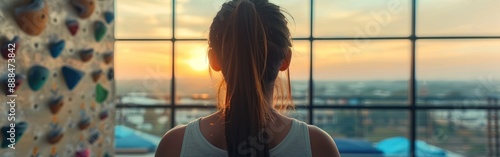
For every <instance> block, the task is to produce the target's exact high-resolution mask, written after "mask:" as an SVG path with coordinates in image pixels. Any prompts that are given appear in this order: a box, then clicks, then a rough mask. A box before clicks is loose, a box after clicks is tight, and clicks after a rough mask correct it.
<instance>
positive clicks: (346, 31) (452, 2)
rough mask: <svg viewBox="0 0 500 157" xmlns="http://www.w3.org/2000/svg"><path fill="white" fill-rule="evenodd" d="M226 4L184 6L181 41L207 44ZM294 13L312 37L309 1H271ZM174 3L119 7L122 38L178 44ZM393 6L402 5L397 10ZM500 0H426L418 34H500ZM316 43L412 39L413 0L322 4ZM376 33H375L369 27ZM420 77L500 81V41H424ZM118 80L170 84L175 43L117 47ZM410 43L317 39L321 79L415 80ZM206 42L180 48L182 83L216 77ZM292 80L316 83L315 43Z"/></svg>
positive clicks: (293, 24)
mask: <svg viewBox="0 0 500 157" xmlns="http://www.w3.org/2000/svg"><path fill="white" fill-rule="evenodd" d="M223 2H224V0H177V1H176V5H177V6H176V32H175V34H176V38H178V39H179V38H195V39H204V38H207V36H208V27H209V25H210V23H211V21H212V18H213V17H214V16H215V14H216V12H217V11H218V10H219V8H220V5H221V4H222V3H223ZM271 2H274V3H276V4H278V5H281V6H283V7H284V9H285V10H286V11H287V12H289V13H290V14H291V16H292V17H293V20H292V18H290V17H289V21H290V26H289V28H290V29H291V31H292V34H293V36H294V37H308V36H309V29H310V28H309V16H310V15H309V1H308V0H271ZM171 5H172V3H171V1H169V0H147V1H143V0H141V1H137V0H118V1H116V15H117V16H116V18H117V21H116V32H115V37H116V38H117V39H130V38H131V39H140V38H162V39H168V38H172V10H171V9H172V6H171ZM391 5H396V6H398V7H396V9H394V8H395V7H391ZM498 6H500V1H498V0H480V1H470V0H439V1H435V0H419V1H418V6H417V35H418V36H463V35H465V36H482V35H487V36H500V12H499V11H498ZM314 8H315V10H314V28H313V30H314V32H313V35H314V37H363V36H370V37H380V36H396V37H406V36H409V35H410V31H411V29H410V28H411V17H410V16H411V13H410V11H411V8H410V1H409V0H400V1H398V0H396V1H395V0H370V1H366V0H315V5H314ZM367 27H368V28H369V29H368V30H367V29H366V28H367ZM416 46H417V79H420V80H472V79H477V78H478V77H481V76H488V75H493V76H494V77H496V78H500V72H499V71H500V69H499V67H500V61H499V60H500V40H419V41H417V43H416ZM115 48H116V54H117V56H116V63H115V66H116V67H117V68H116V77H117V79H118V80H120V79H121V80H124V79H144V78H146V77H152V78H162V79H170V76H171V73H172V71H171V64H172V62H171V60H172V51H171V49H172V43H171V42H169V41H155V42H150V41H147V42H145V41H137V42H135V41H118V42H116V47H115ZM410 48H411V42H410V41H409V40H371V41H364V40H363V41H358V42H356V41H351V40H349V41H342V40H340V41H338V40H337V41H314V42H313V56H314V58H313V77H314V78H315V79H317V80H408V79H409V77H410V75H409V74H410V71H409V70H410V52H411V51H410ZM206 49H207V43H206V42H205V41H196V42H176V50H175V51H176V52H175V57H176V58H175V59H176V77H177V78H181V79H182V78H209V75H208V69H207V67H208V65H207V63H208V62H207V59H206V57H207V56H206ZM293 49H294V53H293V61H292V66H291V74H292V79H294V80H307V79H308V78H309V67H308V65H309V54H310V52H309V42H308V41H294V48H293Z"/></svg>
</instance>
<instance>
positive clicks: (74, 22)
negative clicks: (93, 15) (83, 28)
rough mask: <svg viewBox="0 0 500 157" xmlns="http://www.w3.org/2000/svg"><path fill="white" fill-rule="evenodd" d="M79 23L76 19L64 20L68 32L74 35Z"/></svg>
mask: <svg viewBox="0 0 500 157" xmlns="http://www.w3.org/2000/svg"><path fill="white" fill-rule="evenodd" d="M79 25H80V24H78V21H77V20H71V19H70V20H67V21H66V27H68V30H69V33H71V35H72V36H75V34H76V33H77V32H78V27H79Z"/></svg>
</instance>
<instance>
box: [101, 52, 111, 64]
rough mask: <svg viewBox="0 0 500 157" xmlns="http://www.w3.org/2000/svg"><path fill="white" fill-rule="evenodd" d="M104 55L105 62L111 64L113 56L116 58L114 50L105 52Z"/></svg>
mask: <svg viewBox="0 0 500 157" xmlns="http://www.w3.org/2000/svg"><path fill="white" fill-rule="evenodd" d="M102 57H103V58H104V63H106V64H109V63H111V62H112V61H113V58H114V56H113V52H108V53H105V54H103V56H102Z"/></svg>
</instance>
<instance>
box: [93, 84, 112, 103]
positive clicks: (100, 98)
mask: <svg viewBox="0 0 500 157" xmlns="http://www.w3.org/2000/svg"><path fill="white" fill-rule="evenodd" d="M95 93H96V96H95V101H96V102H98V103H102V102H104V101H105V100H106V98H108V93H109V92H108V90H107V89H106V88H104V87H103V86H102V85H101V84H97V85H96V87H95Z"/></svg>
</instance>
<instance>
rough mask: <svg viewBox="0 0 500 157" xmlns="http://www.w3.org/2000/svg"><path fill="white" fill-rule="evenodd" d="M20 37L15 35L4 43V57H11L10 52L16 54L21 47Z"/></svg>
mask: <svg viewBox="0 0 500 157" xmlns="http://www.w3.org/2000/svg"><path fill="white" fill-rule="evenodd" d="M19 46H20V45H19V37H18V36H15V37H14V38H13V39H12V40H11V41H7V42H5V43H4V44H3V45H2V50H1V51H2V57H3V58H4V59H9V58H12V57H9V54H11V53H13V54H14V55H15V54H16V52H17V50H18V49H19ZM11 55H12V54H11Z"/></svg>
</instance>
